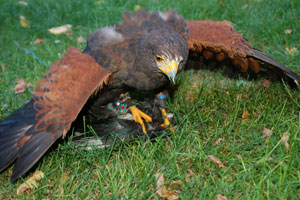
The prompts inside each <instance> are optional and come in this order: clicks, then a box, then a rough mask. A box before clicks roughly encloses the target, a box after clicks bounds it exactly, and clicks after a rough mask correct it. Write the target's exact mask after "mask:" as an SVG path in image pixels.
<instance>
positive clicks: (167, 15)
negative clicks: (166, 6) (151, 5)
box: [158, 12, 170, 21]
mask: <svg viewBox="0 0 300 200" xmlns="http://www.w3.org/2000/svg"><path fill="white" fill-rule="evenodd" d="M158 14H159V16H160V17H161V18H162V19H163V20H164V21H167V19H168V18H169V15H170V13H169V12H158Z"/></svg>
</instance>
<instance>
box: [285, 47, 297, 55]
mask: <svg viewBox="0 0 300 200" xmlns="http://www.w3.org/2000/svg"><path fill="white" fill-rule="evenodd" d="M285 52H286V54H287V55H289V56H295V55H296V54H297V53H298V49H297V48H296V47H289V46H288V45H286V46H285Z"/></svg>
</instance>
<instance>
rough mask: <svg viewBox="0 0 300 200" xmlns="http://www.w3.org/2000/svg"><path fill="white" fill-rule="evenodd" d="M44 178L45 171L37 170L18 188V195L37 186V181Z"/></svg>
mask: <svg viewBox="0 0 300 200" xmlns="http://www.w3.org/2000/svg"><path fill="white" fill-rule="evenodd" d="M42 178H44V173H43V172H42V171H36V172H34V174H33V175H32V176H31V177H30V178H29V179H28V180H27V181H25V182H24V183H22V184H21V185H20V186H19V187H18V189H17V195H18V196H20V195H21V194H22V193H24V192H25V191H26V190H29V189H33V188H35V187H37V182H38V181H40V180H41V179H42Z"/></svg>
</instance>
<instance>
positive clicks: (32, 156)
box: [0, 100, 53, 182]
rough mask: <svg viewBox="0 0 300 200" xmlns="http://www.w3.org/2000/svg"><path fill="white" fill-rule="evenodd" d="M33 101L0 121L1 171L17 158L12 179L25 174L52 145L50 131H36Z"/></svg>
mask: <svg viewBox="0 0 300 200" xmlns="http://www.w3.org/2000/svg"><path fill="white" fill-rule="evenodd" d="M35 114H36V111H35V110H34V108H33V101H32V100H31V101H29V102H28V103H26V104H24V105H23V106H22V107H21V108H20V109H18V110H17V111H16V112H14V113H13V114H12V115H10V116H9V117H8V118H7V119H6V120H4V121H2V122H0V171H3V170H4V169H6V168H7V167H9V166H10V165H11V164H12V163H13V162H14V161H15V160H16V163H15V166H14V169H13V174H12V176H11V181H12V182H14V181H16V180H17V179H18V178H19V177H20V176H22V175H23V174H25V173H26V172H27V171H28V170H29V169H30V168H31V167H32V166H33V165H34V164H35V163H36V162H37V161H38V160H39V158H40V157H41V156H42V155H43V154H44V153H45V152H46V150H47V149H48V148H49V147H50V146H51V144H52V143H53V140H51V139H49V137H50V138H51V135H49V134H50V133H48V132H46V131H43V132H36V130H35V126H34V125H35V123H36V120H35Z"/></svg>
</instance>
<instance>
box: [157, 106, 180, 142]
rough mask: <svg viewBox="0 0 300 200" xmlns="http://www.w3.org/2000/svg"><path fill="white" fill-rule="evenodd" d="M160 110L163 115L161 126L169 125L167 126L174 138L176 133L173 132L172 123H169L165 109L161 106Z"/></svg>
mask: <svg viewBox="0 0 300 200" xmlns="http://www.w3.org/2000/svg"><path fill="white" fill-rule="evenodd" d="M160 110H161V113H162V115H163V117H164V123H163V124H161V127H163V128H167V127H170V128H169V129H170V131H171V132H172V133H173V136H174V137H175V138H176V135H175V133H174V128H173V127H172V124H171V123H170V121H169V119H168V117H167V111H166V109H164V108H161V109H160Z"/></svg>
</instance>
